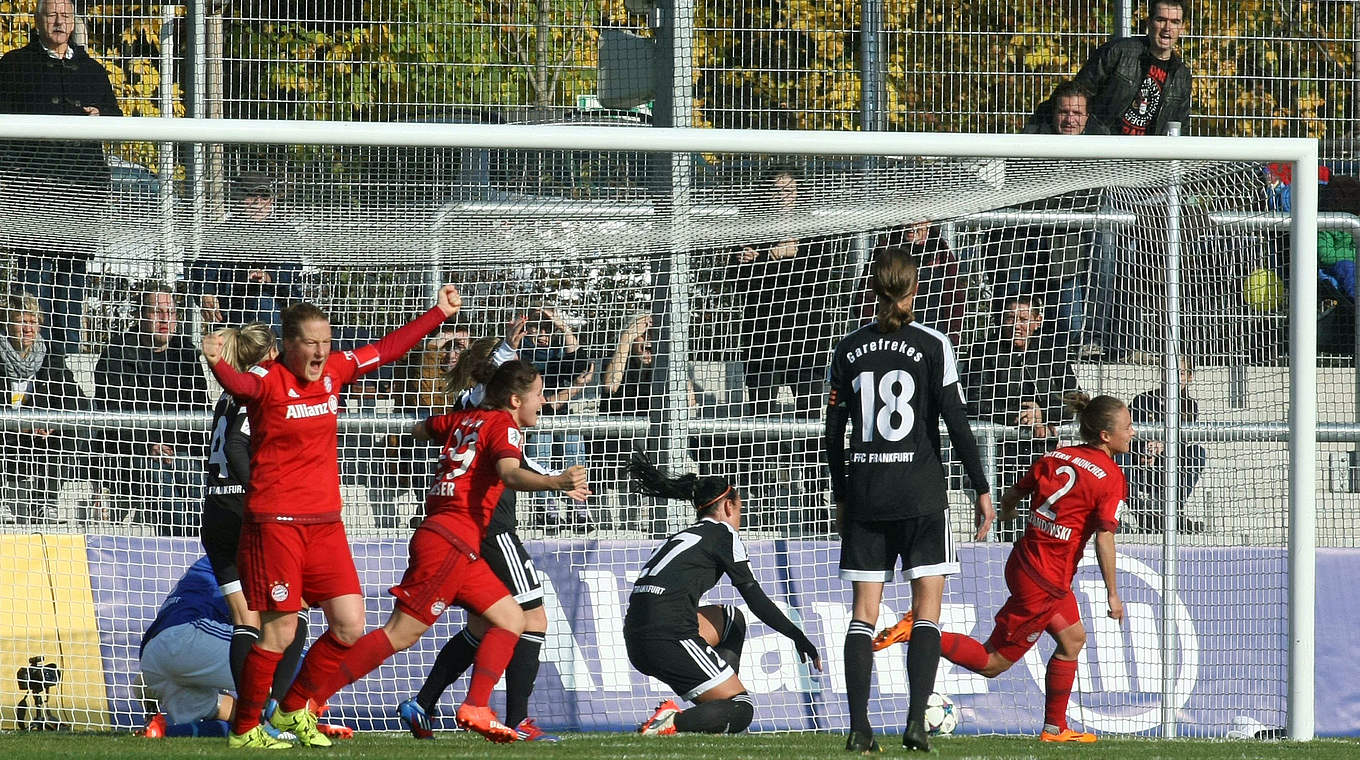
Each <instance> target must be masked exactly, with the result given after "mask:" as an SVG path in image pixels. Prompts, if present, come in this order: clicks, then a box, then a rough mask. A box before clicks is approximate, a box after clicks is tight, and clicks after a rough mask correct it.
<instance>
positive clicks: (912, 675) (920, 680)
mask: <svg viewBox="0 0 1360 760" xmlns="http://www.w3.org/2000/svg"><path fill="white" fill-rule="evenodd" d="M939 669H940V627H939V626H938V625H937V624H936V623H935V622H934V621H933V620H917V621H916V622H915V623H914V624H912V626H911V641H909V642H907V682H908V683H909V684H910V685H911V689H910V690H911V707H910V708H909V709H908V710H907V722H908V723H916V722H920V721H921V720H922V719H923V718H925V715H926V700H927V699H929V698H930V693H931V692H932V691H935V673H936V671H938V670H939Z"/></svg>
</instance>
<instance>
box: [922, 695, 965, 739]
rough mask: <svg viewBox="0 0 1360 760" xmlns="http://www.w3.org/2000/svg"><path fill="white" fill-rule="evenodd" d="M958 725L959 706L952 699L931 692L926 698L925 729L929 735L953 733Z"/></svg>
mask: <svg viewBox="0 0 1360 760" xmlns="http://www.w3.org/2000/svg"><path fill="white" fill-rule="evenodd" d="M958 727H959V708H957V707H955V706H954V700H952V699H950V698H949V697H948V696H946V695H944V694H940V693H939V692H933V693H932V694H931V695H930V697H929V698H928V699H926V731H928V732H930V735H931V736H944V735H945V734H952V733H954V729H956V728H958Z"/></svg>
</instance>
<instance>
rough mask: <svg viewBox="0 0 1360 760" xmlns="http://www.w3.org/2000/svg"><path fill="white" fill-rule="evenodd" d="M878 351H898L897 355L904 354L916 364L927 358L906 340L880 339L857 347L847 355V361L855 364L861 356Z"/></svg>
mask: <svg viewBox="0 0 1360 760" xmlns="http://www.w3.org/2000/svg"><path fill="white" fill-rule="evenodd" d="M876 351H896V352H897V353H899V354H903V355H905V356H906V357H907V358H909V359H911V360H912V361H916V362H919V361H921V360H922V359H924V358H925V354H922V353H921V350H920V349H918V348H917V347H916V346H913V345H912V344H910V343H908V342H907V341H905V340H890V339H888V338H879V339H877V340H871V341H869V342H867V343H865V344H864V345H862V346H857V347H856V348H855V350H853V351H850V352H849V353H847V354H846V355H845V360H846V361H847V362H849V363H851V364H854V363H855V361H856V360H858V359H859V358H860V357H861V356H864V355H866V354H871V353H874V352H876Z"/></svg>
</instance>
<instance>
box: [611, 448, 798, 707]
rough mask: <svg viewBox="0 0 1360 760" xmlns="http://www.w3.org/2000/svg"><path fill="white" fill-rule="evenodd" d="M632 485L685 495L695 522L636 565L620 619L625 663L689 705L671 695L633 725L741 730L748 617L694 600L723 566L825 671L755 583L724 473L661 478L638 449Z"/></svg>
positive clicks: (755, 606) (751, 602)
mask: <svg viewBox="0 0 1360 760" xmlns="http://www.w3.org/2000/svg"><path fill="white" fill-rule="evenodd" d="M628 471H629V473H630V474H632V476H633V479H634V482H636V483H637V485H638V490H639V491H640V492H641V493H643V494H646V495H648V496H654V497H659V498H666V499H688V500H689V501H691V502H693V504H694V508H695V509H696V510H697V511H698V516H699V521H698V522H697V523H695V524H693V525H691V526H689V527H688V528H685V529H684V530H682V531H680V532H679V533H676V534H675V535H673V536H671V537H670V538H669V539H667V540H666V542H665V543H664V544H662V545H661V547H660V548H659V549H657V550H656V552H655V553H653V554H652V557H651V559H649V560H647V564H645V565H643V566H642V572H641V573H640V574H639V575H638V578H637V581H636V583H635V584H634V586H633V594H632V596H630V597H629V600H628V613H627V614H626V615H625V616H624V619H623V640H624V644H625V645H626V646H627V648H628V660H629V661H630V662H632V663H633V667H635V668H637V669H638V670H639V671H640V672H641V673H643V674H644V675H648V676H651V677H653V678H656V679H657V680H659V681H662V682H664V683H665V684H666V685H668V686H670V687H671V688H672V689H674V690H675V693H676V694H679V695H680V696H681V697H682V698H684V699H687V700H689V701H691V702H694V703H695V705H694V707H691V708H690V709H688V710H683V711H682V710H681V709H680V707H679V705H677V704H675V701H674V700H669V699H668V700H666V701H665V702H662V703H661V705H660V706H658V707H657V709H656V712H655V713H653V714H652V717H650V718H648V719H647V721H646V722H645V723H643V724H642V726H641V727H639V728H638V732H639V733H642V734H674V733H677V732H695V733H706V734H721V733H730V734H735V733H740V732H742V731H745V730H746V727H747V726H749V725H751V718H752V717H753V715H754V713H755V707H754V705H752V704H751V697H750V695H749V694H747V693H746V687H745V686H742V684H741V680H740V679H738V678H737V670H738V667H739V666H740V663H741V649H742V644H743V643H744V642H745V640H746V619H745V618H744V617H743V616H742V614H741V611H740V610H738V609H737V608H736V607H734V606H732V605H716V604H710V605H706V606H704V607H700V606H699V597H701V596H703V595H704V594H705V593H706V592H707V591H708V590H709V589H711V588H713V586H714V584H716V583H717V582H718V579H719V578H720V577H722V575H723V574H724V573H725V574H726V575H727V577H728V578H729V579H731V581H732V585H733V586H734V587H735V588H736V589H737V591H738V592H739V593H740V594H741V597H742V599H744V600H745V601H746V605H747V606H748V607H750V609H751V612H752V613H754V614H755V616H756V617H758V618H760V621H761V622H763V623H764V624H765V625H767V626H769V627H770V628H772V629H774V630H775V631H778V632H779V633H781V634H783V635H784V636H787V637H788V638H790V639H792V640H793V643H794V646H795V647H796V648H797V650H798V654H799V656H800V657H801V658H802V659H803V660H804V661H810V662H812V664H813V666H814V667H816V668H817V669H818V670H821V669H822V659H821V657H820V656H819V655H818V654H817V648H816V647H814V646H813V645H812V642H811V641H809V640H808V637H807V636H806V635H804V634H803V632H802V631H801V630H799V629H798V627H797V626H795V625H794V624H793V622H792V621H790V620H789V619H788V617H786V616H785V615H784V613H783V612H781V611H780V610H779V608H778V607H776V606H775V604H774V602H772V601H770V598H769V597H768V596H766V595H765V592H764V591H763V590H761V588H760V584H759V583H757V582H756V579H755V576H754V575H752V573H751V562H750V560H749V559H748V558H747V556H746V547H745V546H744V545H743V544H742V542H741V538H740V537H738V536H737V529H738V528H740V527H741V496H740V495H739V494H738V493H737V491H736V489H735V488H733V487H732V486H731V485H729V484H728V483H727V481H725V480H723V479H722V478H699V477H697V476H695V475H685V476H683V477H679V478H670V477H667V476H666V475H665V474H664V473H662V472H661V471H660V470H658V469H657V468H656V467H655V466H653V465H652V464H651V462H649V461H647V459H646V458H645V457H644V456H642V454H640V453H635V454H633V458H632V460H631V461H630V462H629V464H628Z"/></svg>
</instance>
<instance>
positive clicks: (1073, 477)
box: [1034, 465, 1077, 522]
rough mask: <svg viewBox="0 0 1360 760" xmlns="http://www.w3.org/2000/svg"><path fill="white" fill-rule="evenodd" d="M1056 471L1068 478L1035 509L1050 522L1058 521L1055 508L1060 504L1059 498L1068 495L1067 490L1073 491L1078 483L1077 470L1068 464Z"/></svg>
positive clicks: (1035, 511)
mask: <svg viewBox="0 0 1360 760" xmlns="http://www.w3.org/2000/svg"><path fill="white" fill-rule="evenodd" d="M1055 472H1057V474H1059V475H1061V476H1063V477H1064V478H1066V479H1067V480H1066V481H1065V482H1064V483H1063V484H1062V487H1061V488H1059V489H1058V490H1056V491H1054V492H1053V495H1052V496H1049V497H1048V498H1047V499H1044V503H1043V504H1040V505H1039V506H1038V507H1037V508H1036V509H1035V510H1034V514H1036V515H1038V516H1040V517H1042V518H1044V519H1045V520H1048V521H1049V522H1055V521H1057V519H1058V513H1057V512H1056V511H1055V510H1054V507H1056V506H1058V500H1059V499H1061V498H1062V497H1064V496H1066V495H1067V492H1068V491H1071V490H1072V487H1073V486H1075V485H1076V484H1077V471H1076V470H1074V469H1072V468H1071V467H1069V466H1068V465H1063V466H1062V467H1059V468H1058V469H1057V470H1055Z"/></svg>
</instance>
